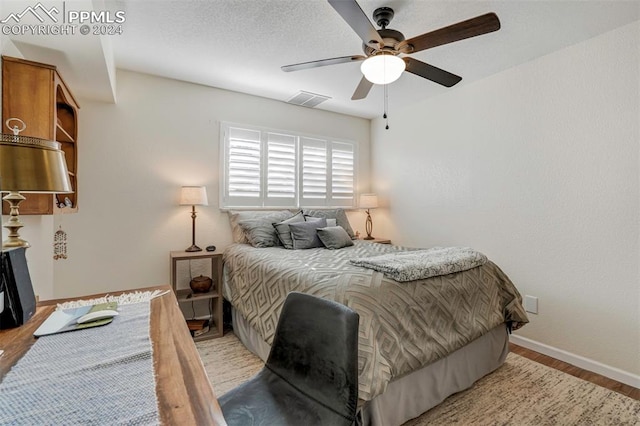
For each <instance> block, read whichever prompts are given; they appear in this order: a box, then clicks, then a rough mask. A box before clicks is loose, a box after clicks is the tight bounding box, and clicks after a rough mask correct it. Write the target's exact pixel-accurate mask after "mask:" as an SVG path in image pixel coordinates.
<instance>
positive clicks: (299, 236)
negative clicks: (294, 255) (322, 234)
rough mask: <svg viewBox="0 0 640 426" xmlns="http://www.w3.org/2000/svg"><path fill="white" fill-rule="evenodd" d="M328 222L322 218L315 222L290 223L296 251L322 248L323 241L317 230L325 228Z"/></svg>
mask: <svg viewBox="0 0 640 426" xmlns="http://www.w3.org/2000/svg"><path fill="white" fill-rule="evenodd" d="M326 226H327V221H326V219H324V218H321V219H320V220H318V221H315V222H297V223H290V224H289V229H290V230H291V239H292V240H293V248H294V249H296V250H300V249H310V248H314V247H322V246H323V244H322V241H320V238H318V233H317V232H316V230H317V229H318V228H325V227H326Z"/></svg>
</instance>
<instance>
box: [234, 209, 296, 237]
mask: <svg viewBox="0 0 640 426" xmlns="http://www.w3.org/2000/svg"><path fill="white" fill-rule="evenodd" d="M227 215H228V216H229V224H230V225H231V237H232V239H233V242H234V243H244V244H248V243H249V240H248V239H247V237H246V235H245V234H244V231H243V230H242V228H241V227H240V225H239V223H240V221H241V220H247V219H258V218H264V217H270V218H271V223H273V222H279V221H281V220H284V219H287V218H288V217H291V216H292V215H293V213H291V212H290V211H289V210H242V211H240V210H229V211H228V212H227Z"/></svg>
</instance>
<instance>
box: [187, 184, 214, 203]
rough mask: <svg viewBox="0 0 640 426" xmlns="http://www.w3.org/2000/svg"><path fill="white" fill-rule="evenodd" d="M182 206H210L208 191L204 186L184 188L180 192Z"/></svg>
mask: <svg viewBox="0 0 640 426" xmlns="http://www.w3.org/2000/svg"><path fill="white" fill-rule="evenodd" d="M180 205H181V206H208V205H209V200H207V189H206V188H205V187H204V186H183V187H182V191H181V192H180Z"/></svg>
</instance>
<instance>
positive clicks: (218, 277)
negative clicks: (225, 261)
mask: <svg viewBox="0 0 640 426" xmlns="http://www.w3.org/2000/svg"><path fill="white" fill-rule="evenodd" d="M199 259H209V260H210V261H211V275H212V276H211V279H212V280H213V284H212V286H211V289H210V290H209V291H208V292H206V293H194V292H193V291H191V289H190V288H186V289H178V288H177V276H176V275H177V263H178V262H180V261H190V260H199ZM170 260H171V288H172V289H173V292H174V293H175V295H176V299H178V303H180V304H182V303H193V302H196V301H208V303H209V308H210V312H211V315H210V317H209V331H208V332H207V333H204V334H201V335H200V336H196V337H194V340H195V341H196V342H197V341H200V340H207V339H213V338H216V337H222V253H212V252H206V251H198V252H186V251H172V252H171V253H170Z"/></svg>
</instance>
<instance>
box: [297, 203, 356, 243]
mask: <svg viewBox="0 0 640 426" xmlns="http://www.w3.org/2000/svg"><path fill="white" fill-rule="evenodd" d="M303 213H304V214H305V215H307V216H314V217H323V218H325V219H336V225H337V226H342V227H343V228H344V230H345V231H347V234H349V237H351V239H352V240H354V239H355V238H356V234H355V233H354V232H353V229H352V228H351V224H350V223H349V219H348V218H347V214H346V213H345V212H344V210H343V209H333V210H307V209H305V210H304V211H303Z"/></svg>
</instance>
